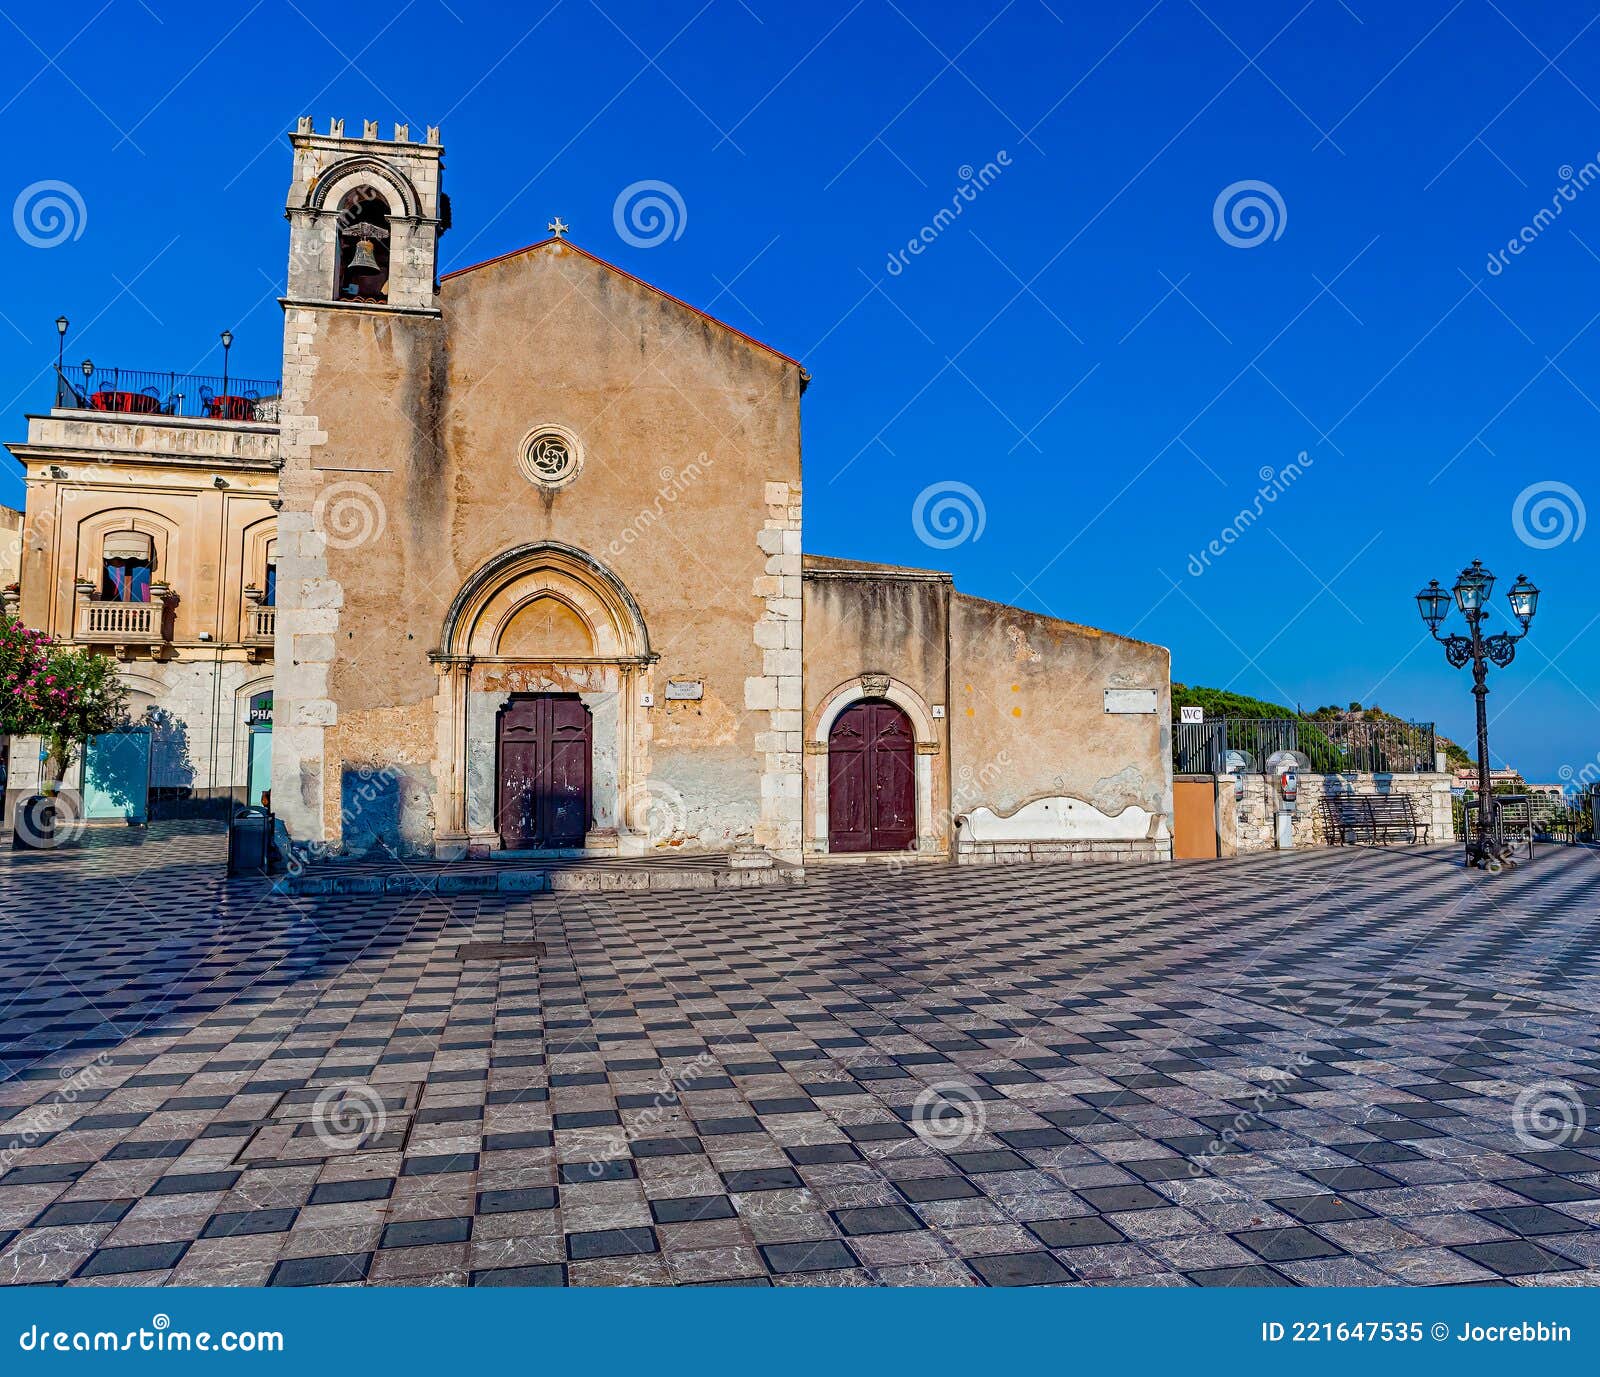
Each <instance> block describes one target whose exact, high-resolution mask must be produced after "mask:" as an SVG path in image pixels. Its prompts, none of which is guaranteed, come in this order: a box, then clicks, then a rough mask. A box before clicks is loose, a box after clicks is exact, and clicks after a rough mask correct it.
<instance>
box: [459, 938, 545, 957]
mask: <svg viewBox="0 0 1600 1377" xmlns="http://www.w3.org/2000/svg"><path fill="white" fill-rule="evenodd" d="M543 959H544V943H543V942H466V943H463V944H462V945H461V946H459V947H457V948H456V960H457V961H542V960H543Z"/></svg>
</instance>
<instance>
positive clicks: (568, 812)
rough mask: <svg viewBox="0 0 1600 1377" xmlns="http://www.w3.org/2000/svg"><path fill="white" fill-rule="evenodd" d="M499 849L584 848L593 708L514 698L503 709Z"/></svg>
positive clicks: (550, 697)
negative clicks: (590, 712) (500, 847)
mask: <svg viewBox="0 0 1600 1377" xmlns="http://www.w3.org/2000/svg"><path fill="white" fill-rule="evenodd" d="M499 735H500V796H499V801H498V804H497V808H496V818H497V823H498V826H499V830H500V844H501V845H502V846H504V847H505V848H507V849H508V850H512V851H528V850H540V851H546V850H554V849H557V848H564V847H577V846H582V845H583V838H584V833H585V832H586V831H588V828H589V754H590V744H591V732H590V716H589V709H588V708H586V707H584V705H583V703H582V702H581V701H580V700H579V699H578V698H577V697H575V696H572V695H566V694H541V695H540V696H538V697H535V698H515V699H513V700H512V701H511V702H510V703H509V704H508V705H507V706H506V707H504V708H502V709H501V710H500V733H499Z"/></svg>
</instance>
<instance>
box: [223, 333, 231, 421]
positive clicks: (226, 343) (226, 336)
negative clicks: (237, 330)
mask: <svg viewBox="0 0 1600 1377" xmlns="http://www.w3.org/2000/svg"><path fill="white" fill-rule="evenodd" d="M221 338H222V395H223V396H224V397H226V396H227V395H228V351H229V350H230V349H232V348H233V331H232V330H224V331H223V332H222V336H221ZM223 405H224V406H226V405H227V403H226V402H224V403H223Z"/></svg>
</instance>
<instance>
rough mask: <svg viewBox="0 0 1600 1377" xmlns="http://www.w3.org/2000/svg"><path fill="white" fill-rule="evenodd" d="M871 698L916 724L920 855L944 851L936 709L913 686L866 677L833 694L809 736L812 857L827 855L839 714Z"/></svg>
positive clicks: (887, 678) (883, 676) (838, 687)
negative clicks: (831, 748)
mask: <svg viewBox="0 0 1600 1377" xmlns="http://www.w3.org/2000/svg"><path fill="white" fill-rule="evenodd" d="M867 698H881V699H883V700H885V701H886V702H890V703H893V704H894V705H895V706H896V707H898V708H900V709H901V710H902V711H904V713H905V714H906V716H907V717H909V718H910V719H911V727H912V730H913V731H914V732H915V733H916V791H917V850H918V851H920V852H933V851H938V850H940V849H941V845H942V844H941V842H940V840H939V829H938V827H937V825H936V822H935V819H934V802H933V794H934V779H933V775H934V757H936V756H937V755H939V753H940V751H941V745H940V735H939V728H938V724H937V722H936V721H935V719H934V716H933V709H932V708H931V707H929V705H928V702H927V700H926V699H925V698H923V696H922V695H921V694H920V693H918V692H917V691H916V690H915V689H914V688H912V687H911V685H910V684H907V683H905V682H903V681H902V680H900V679H896V678H895V677H894V676H893V675H891V674H883V673H879V672H871V671H869V672H867V673H864V674H858V675H856V676H855V677H854V678H851V679H846V680H845V681H844V682H843V683H841V684H838V685H836V686H835V687H834V688H833V689H831V690H830V691H829V693H828V694H827V696H826V697H825V698H824V699H823V700H822V702H821V703H820V704H819V705H818V707H817V711H816V713H815V715H814V716H813V718H812V720H811V722H810V723H809V725H808V727H807V730H806V739H805V753H806V758H805V768H806V787H807V790H808V791H809V793H810V795H811V809H810V813H811V828H810V835H809V836H808V837H807V839H806V849H807V850H808V851H810V852H812V853H813V854H821V853H826V852H827V850H828V736H829V734H830V733H831V732H832V730H833V724H834V723H835V722H836V721H837V720H838V718H839V714H840V713H842V712H844V710H845V709H846V708H848V707H850V706H851V704H853V703H859V702H861V701H862V700H863V699H867Z"/></svg>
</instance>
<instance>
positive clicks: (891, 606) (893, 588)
mask: <svg viewBox="0 0 1600 1377" xmlns="http://www.w3.org/2000/svg"><path fill="white" fill-rule="evenodd" d="M804 583H805V751H806V808H805V825H806V833H805V844H806V850H807V852H809V853H813V854H816V853H822V852H825V851H826V850H827V848H828V808H827V804H828V768H827V760H828V756H827V742H828V732H829V728H830V727H831V726H832V724H833V721H834V719H835V718H837V716H838V714H839V712H840V711H842V710H843V709H844V708H846V707H848V706H849V704H850V703H851V702H854V701H856V700H857V699H859V698H862V697H882V698H887V699H889V701H891V702H894V703H897V704H898V705H899V706H900V707H901V708H902V709H903V710H904V711H905V712H906V714H907V716H908V717H910V719H911V723H912V727H913V729H914V730H915V732H916V736H917V749H918V756H917V771H918V784H919V789H918V798H917V849H918V850H919V851H922V852H929V853H947V852H948V851H949V849H950V833H951V816H950V733H949V727H950V723H949V719H948V717H945V716H937V717H936V716H935V715H934V709H935V708H939V709H942V708H943V707H944V705H945V696H946V693H947V691H948V684H949V644H950V641H949V611H950V596H951V584H950V575H948V574H941V573H934V572H931V571H927V570H918V569H901V568H896V567H894V566H891V565H867V564H857V563H854V562H853V561H850V560H840V559H828V558H824V557H821V556H807V557H806V560H805V576H804ZM885 676H887V677H888V682H887V683H885V682H883V681H884V678H885Z"/></svg>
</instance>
